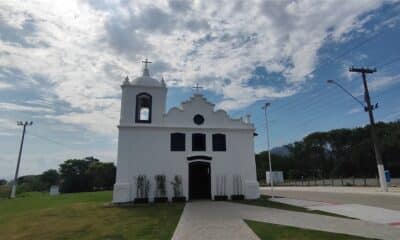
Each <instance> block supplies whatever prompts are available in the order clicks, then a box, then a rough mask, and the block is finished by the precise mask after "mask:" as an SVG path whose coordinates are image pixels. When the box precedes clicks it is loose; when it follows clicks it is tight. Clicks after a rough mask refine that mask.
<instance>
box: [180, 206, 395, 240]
mask: <svg viewBox="0 0 400 240" xmlns="http://www.w3.org/2000/svg"><path fill="white" fill-rule="evenodd" d="M243 219H248V220H254V221H260V222H268V223H274V224H281V225H287V226H293V227H300V228H305V229H313V230H320V231H326V232H335V233H343V234H349V235H355V236H362V237H369V238H378V239H391V240H398V239H400V229H397V228H393V227H390V226H388V225H382V224H375V223H370V222H365V221H361V220H352V219H344V218H337V217H330V216H324V215H318V214H310V213H301V212H293V211H286V210H280V209H275V208H266V207H258V206H252V205H246V204H239V203H232V202H213V201H200V202H189V203H187V204H186V206H185V209H184V211H183V213H182V216H181V219H180V220H179V223H178V226H177V228H176V229H175V233H174V236H173V238H172V239H174V240H181V239H194V240H196V239H210V240H212V239H219V240H222V239H258V237H257V236H256V235H255V234H254V233H253V232H252V230H251V229H250V228H249V227H248V226H247V225H246V223H245V222H244V221H243Z"/></svg>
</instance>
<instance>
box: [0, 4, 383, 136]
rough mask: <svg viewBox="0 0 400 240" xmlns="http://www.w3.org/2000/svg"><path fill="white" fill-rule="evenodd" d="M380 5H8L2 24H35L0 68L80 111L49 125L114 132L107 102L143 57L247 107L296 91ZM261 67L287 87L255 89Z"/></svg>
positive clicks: (0, 48) (167, 73) (175, 77)
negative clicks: (334, 44) (326, 52)
mask: <svg viewBox="0 0 400 240" xmlns="http://www.w3.org/2000/svg"><path fill="white" fill-rule="evenodd" d="M382 3H383V1H378V0H365V1H358V0H351V1H344V0H337V1H265V2H261V1H254V2H242V1H239V0H238V1H194V2H190V1H181V0H173V1H169V2H168V1H164V0H158V1H148V2H146V1H126V0H124V1H118V0H115V1H106V0H105V1H93V0H91V1H78V0H70V1H63V2H60V1H52V0H32V1H26V2H24V4H20V2H19V1H12V0H11V1H2V2H1V3H0V15H1V16H3V17H2V18H0V23H1V21H4V22H5V24H7V26H9V27H12V28H15V29H16V30H21V29H22V30H23V29H24V27H26V24H24V23H25V22H27V21H29V23H30V24H31V26H33V27H32V29H31V30H32V31H30V32H29V34H25V35H23V36H20V38H23V41H21V42H20V43H19V44H16V43H12V42H9V41H1V38H0V67H5V68H11V67H16V66H18V68H19V69H20V70H22V71H23V73H24V74H26V75H28V76H33V75H35V74H40V75H42V76H45V77H46V78H48V79H49V81H50V82H51V87H50V88H49V89H48V90H49V91H51V92H52V94H54V95H55V96H56V97H57V99H59V100H61V101H65V102H66V103H67V104H69V106H70V107H71V108H72V109H79V111H74V112H68V113H65V114H62V115H51V116H50V115H49V116H48V117H49V118H53V119H57V120H59V121H62V122H64V123H73V124H78V125H83V126H86V127H87V128H88V129H89V130H92V131H94V132H100V133H104V134H113V133H114V132H115V125H116V124H117V120H118V111H119V107H117V106H118V105H119V100H118V99H108V100H107V99H104V97H109V96H118V95H119V94H120V89H119V84H120V83H121V82H122V80H123V77H124V76H125V75H126V74H129V75H132V74H133V75H135V76H137V75H138V74H140V68H141V66H140V65H139V64H138V63H139V60H140V59H142V58H143V57H146V56H147V57H149V58H150V59H151V60H153V62H159V63H163V64H161V65H162V66H161V65H160V66H159V67H160V68H159V69H158V71H155V72H156V73H157V76H158V77H159V76H160V75H161V72H160V71H162V74H163V75H164V77H165V79H166V81H167V83H169V84H170V85H172V84H174V85H177V86H184V87H188V86H193V85H194V82H199V83H201V84H202V85H203V86H205V88H206V89H209V90H212V91H214V92H216V93H217V94H221V95H222V97H223V100H222V101H221V102H220V103H219V104H218V107H222V108H227V109H234V108H241V107H246V106H248V105H249V104H251V103H253V102H254V101H257V100H260V99H264V98H279V97H285V96H289V95H291V94H294V93H295V92H296V91H298V89H299V84H301V83H304V82H305V81H306V80H307V79H308V78H310V76H308V77H307V74H308V73H309V72H311V71H312V70H313V69H314V67H315V66H316V64H317V63H318V50H319V49H320V48H321V46H323V44H324V43H325V42H326V41H327V40H333V41H342V40H343V39H345V38H346V35H347V34H348V33H350V32H352V31H354V30H360V28H362V27H363V23H364V22H365V21H366V20H365V18H364V19H359V17H360V16H364V15H365V14H366V13H368V12H369V11H371V10H374V9H376V8H378V7H379V6H380V5H382ZM367 17H369V18H370V16H367ZM20 40H21V39H20ZM24 44H25V45H24ZM256 66H259V67H265V69H266V70H267V71H268V72H270V73H278V74H282V75H283V76H284V77H285V78H284V79H285V82H283V83H282V85H283V87H281V88H275V87H273V86H272V85H271V84H270V83H269V82H268V81H265V82H264V83H263V84H262V85H261V86H258V87H254V86H249V79H250V78H251V76H252V72H253V71H254V69H255V67H256ZM155 70H156V69H155ZM226 80H228V81H226ZM36 87H39V86H36ZM8 108H9V109H12V108H14V109H18V108H19V110H20V111H25V110H26V111H31V110H28V109H24V110H22V109H23V108H21V106H19V107H17V106H10V105H8ZM42 110H43V111H47V110H45V109H41V110H40V111H42ZM36 111H39V110H38V108H36Z"/></svg>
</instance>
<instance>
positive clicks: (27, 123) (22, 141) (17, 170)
mask: <svg viewBox="0 0 400 240" xmlns="http://www.w3.org/2000/svg"><path fill="white" fill-rule="evenodd" d="M32 124H33V122H32V121H30V122H21V121H18V122H17V125H18V126H23V128H22V138H21V144H20V146H19V153H18V162H17V169H15V176H14V182H13V184H12V189H11V195H10V198H15V193H16V191H17V182H18V172H19V165H20V163H21V155H22V147H23V146H24V138H25V131H26V126H31V125H32Z"/></svg>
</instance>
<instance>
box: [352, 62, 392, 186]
mask: <svg viewBox="0 0 400 240" xmlns="http://www.w3.org/2000/svg"><path fill="white" fill-rule="evenodd" d="M349 71H350V72H356V73H361V75H362V78H363V85H364V100H365V102H366V103H367V106H366V107H365V108H364V110H365V111H366V112H368V115H369V121H370V125H371V138H372V142H373V144H374V150H375V158H376V163H377V167H378V175H379V182H380V187H381V190H382V191H383V192H387V191H388V188H387V184H386V178H385V168H384V166H383V161H382V155H381V151H380V149H379V144H378V138H377V136H376V132H375V119H374V113H373V110H374V109H376V108H377V107H378V104H376V105H371V98H370V96H369V91H368V84H367V78H366V74H372V73H374V72H376V69H369V68H355V67H351V68H350V69H349Z"/></svg>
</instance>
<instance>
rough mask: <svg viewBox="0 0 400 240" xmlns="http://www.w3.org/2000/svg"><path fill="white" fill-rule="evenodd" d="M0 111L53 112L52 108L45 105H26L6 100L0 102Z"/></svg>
mask: <svg viewBox="0 0 400 240" xmlns="http://www.w3.org/2000/svg"><path fill="white" fill-rule="evenodd" d="M0 111H22V112H47V113H51V112H53V110H52V109H50V108H47V107H36V106H27V105H19V104H14V103H7V102H0Z"/></svg>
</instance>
